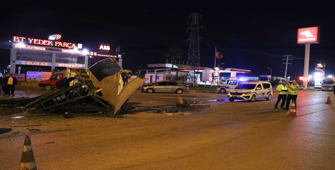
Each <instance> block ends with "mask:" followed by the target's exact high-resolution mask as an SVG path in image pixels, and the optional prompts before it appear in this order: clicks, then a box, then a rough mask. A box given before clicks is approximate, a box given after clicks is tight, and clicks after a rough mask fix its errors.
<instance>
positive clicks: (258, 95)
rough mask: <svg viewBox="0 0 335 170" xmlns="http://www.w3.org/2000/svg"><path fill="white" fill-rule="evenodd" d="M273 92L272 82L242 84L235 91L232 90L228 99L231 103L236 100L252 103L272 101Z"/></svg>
mask: <svg viewBox="0 0 335 170" xmlns="http://www.w3.org/2000/svg"><path fill="white" fill-rule="evenodd" d="M272 95H273V90H272V86H271V83H270V82H267V81H255V82H243V83H242V82H241V83H240V84H238V85H237V86H236V87H235V89H231V90H230V92H229V93H228V98H229V100H230V101H231V102H233V101H234V100H235V99H236V100H249V101H251V102H254V101H256V99H267V100H271V98H272Z"/></svg>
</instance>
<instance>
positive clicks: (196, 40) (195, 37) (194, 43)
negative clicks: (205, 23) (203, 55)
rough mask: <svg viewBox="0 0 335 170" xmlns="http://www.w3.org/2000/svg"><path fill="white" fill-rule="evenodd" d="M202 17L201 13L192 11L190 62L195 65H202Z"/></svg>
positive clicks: (189, 29)
mask: <svg viewBox="0 0 335 170" xmlns="http://www.w3.org/2000/svg"><path fill="white" fill-rule="evenodd" d="M200 19H201V15H200V14H199V13H192V14H191V15H190V16H189V25H188V28H187V29H188V31H189V39H188V41H189V42H188V43H189V46H188V53H187V55H188V63H189V64H191V65H192V66H193V67H195V66H200V35H199V34H200V28H201V25H200Z"/></svg>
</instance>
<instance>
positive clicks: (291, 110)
mask: <svg viewBox="0 0 335 170" xmlns="http://www.w3.org/2000/svg"><path fill="white" fill-rule="evenodd" d="M288 116H294V117H296V116H297V110H296V108H295V101H294V100H292V103H291V109H290V114H289V115H288Z"/></svg>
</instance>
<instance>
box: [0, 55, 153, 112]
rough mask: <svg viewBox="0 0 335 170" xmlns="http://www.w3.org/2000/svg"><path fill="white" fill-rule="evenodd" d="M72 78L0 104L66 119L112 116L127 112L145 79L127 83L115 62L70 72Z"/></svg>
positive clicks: (123, 71)
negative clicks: (92, 114)
mask: <svg viewBox="0 0 335 170" xmlns="http://www.w3.org/2000/svg"><path fill="white" fill-rule="evenodd" d="M72 72H75V74H73V75H75V77H65V78H64V79H63V80H62V81H59V83H57V88H54V89H53V90H52V91H50V92H48V93H46V94H43V95H40V96H37V97H35V98H16V99H8V100H2V101H0V104H2V105H3V104H7V105H14V106H17V107H20V106H24V110H25V111H27V112H29V113H36V112H61V113H64V112H66V113H68V114H64V116H65V117H66V118H70V117H71V113H74V112H76V113H83V112H101V111H102V112H104V113H108V114H112V115H116V114H118V113H122V112H126V111H127V109H128V107H126V104H127V101H128V98H129V97H130V96H131V95H132V93H134V92H135V90H136V89H138V88H139V87H140V86H141V85H143V83H144V82H145V80H146V79H144V78H139V77H137V78H135V79H133V80H131V81H130V82H128V81H127V80H128V77H125V75H129V72H130V71H129V70H124V69H123V68H122V67H121V66H120V65H119V64H118V63H117V61H116V60H115V59H114V58H108V59H104V60H100V61H98V62H97V63H95V64H94V65H92V66H91V67H90V68H89V69H88V71H86V70H85V69H72Z"/></svg>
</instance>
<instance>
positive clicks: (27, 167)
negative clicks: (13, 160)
mask: <svg viewBox="0 0 335 170" xmlns="http://www.w3.org/2000/svg"><path fill="white" fill-rule="evenodd" d="M20 170H37V167H36V163H35V158H34V153H33V148H32V146H31V141H30V138H29V136H28V135H26V138H25V139H24V146H23V152H22V158H21V163H20Z"/></svg>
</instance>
